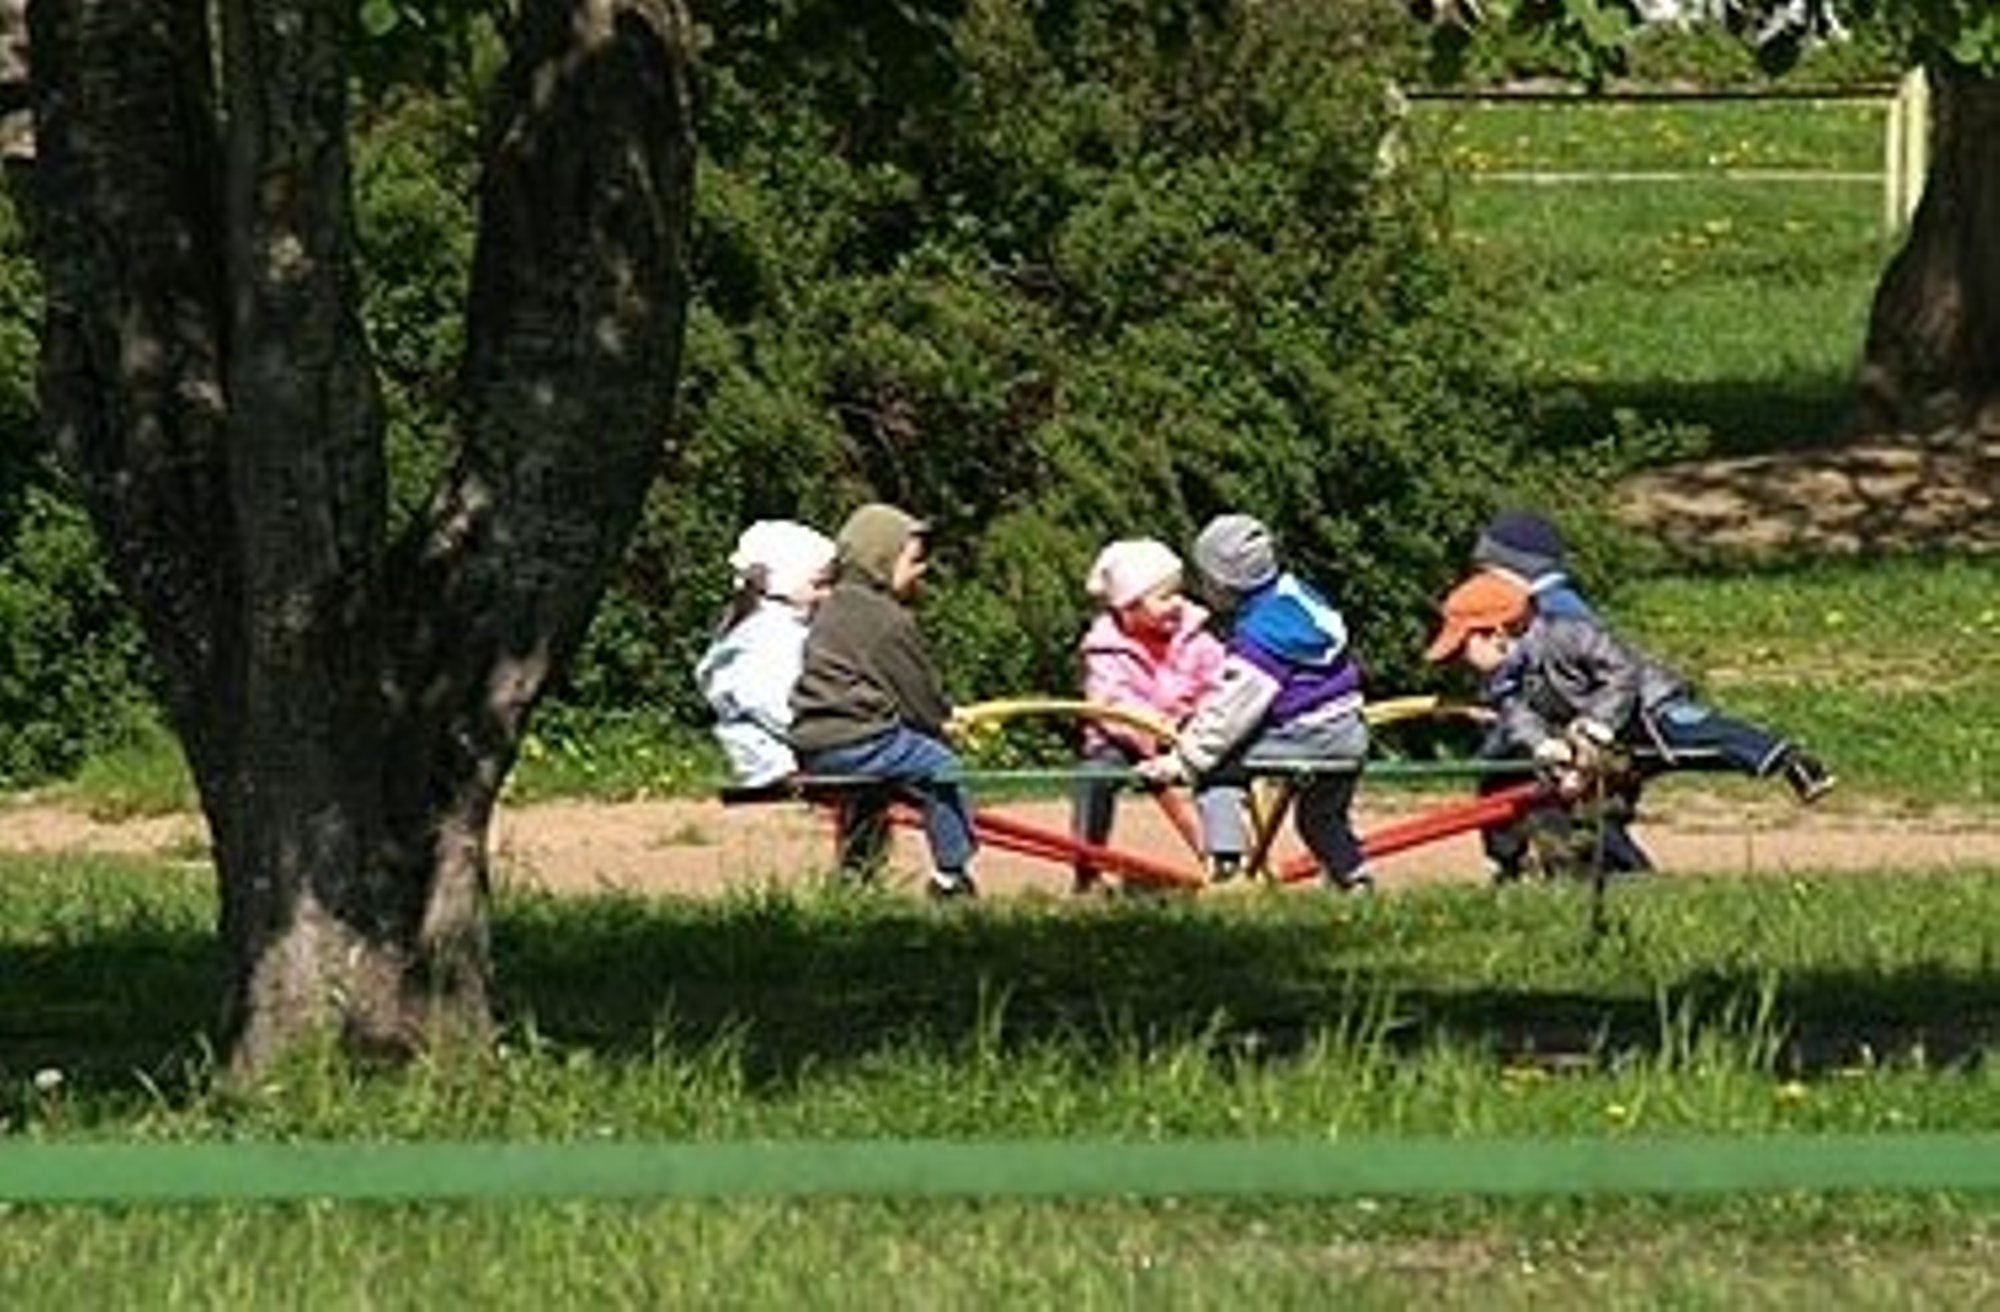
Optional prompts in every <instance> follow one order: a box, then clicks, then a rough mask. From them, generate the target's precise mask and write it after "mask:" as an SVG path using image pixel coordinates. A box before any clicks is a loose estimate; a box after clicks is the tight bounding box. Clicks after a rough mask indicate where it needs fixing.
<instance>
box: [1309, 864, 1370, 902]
mask: <svg viewBox="0 0 2000 1312" xmlns="http://www.w3.org/2000/svg"><path fill="white" fill-rule="evenodd" d="M1321 882H1323V883H1324V884H1325V885H1326V886H1327V888H1328V889H1329V890H1331V891H1333V892H1335V893H1345V894H1347V895H1348V896H1350V897H1368V896H1369V895H1371V894H1372V893H1374V891H1375V876H1373V875H1371V874H1369V873H1368V871H1367V870H1366V869H1362V870H1350V871H1349V872H1348V873H1347V874H1346V875H1345V876H1341V875H1334V874H1328V875H1324V876H1322V877H1321Z"/></svg>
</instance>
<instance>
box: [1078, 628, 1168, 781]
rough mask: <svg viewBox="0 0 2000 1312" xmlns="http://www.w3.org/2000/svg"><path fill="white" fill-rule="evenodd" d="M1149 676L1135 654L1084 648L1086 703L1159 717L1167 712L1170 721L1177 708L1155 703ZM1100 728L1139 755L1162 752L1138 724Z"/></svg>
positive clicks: (1111, 723)
mask: <svg viewBox="0 0 2000 1312" xmlns="http://www.w3.org/2000/svg"><path fill="white" fill-rule="evenodd" d="M1145 676H1146V670H1145V666H1144V665H1143V664H1142V663H1141V662H1140V660H1139V658H1138V657H1137V656H1135V655H1133V654H1132V653H1131V652H1127V651H1121V650H1118V649H1117V648H1109V647H1086V648H1084V651H1083V696H1084V700H1086V701H1091V702H1096V703H1098V704H1100V705H1104V706H1122V707H1126V708H1128V709H1132V710H1140V711H1148V712H1152V713H1155V714H1160V713H1163V712H1164V713H1165V714H1166V716H1167V718H1170V719H1171V718H1173V715H1172V711H1173V708H1171V707H1162V706H1158V705H1155V704H1154V699H1153V695H1152V694H1153V689H1152V687H1151V686H1150V684H1149V683H1148V682H1147V680H1146V677H1145ZM1097 728H1098V731H1099V732H1100V733H1102V734H1103V735H1104V736H1105V737H1107V738H1110V739H1112V740H1113V741H1114V742H1117V743H1119V744H1121V745H1122V746H1124V747H1126V748H1128V749H1130V750H1131V751H1132V752H1133V753H1134V754H1136V755H1139V756H1150V755H1152V754H1153V753H1154V752H1156V751H1158V750H1159V749H1160V744H1159V740H1158V739H1156V738H1154V737H1153V735H1152V734H1149V733H1147V732H1145V731H1144V730H1142V729H1140V728H1138V727H1136V726H1134V725H1129V724H1121V723H1119V722H1117V721H1115V720H1103V721H1100V722H1099V723H1098V726H1097Z"/></svg>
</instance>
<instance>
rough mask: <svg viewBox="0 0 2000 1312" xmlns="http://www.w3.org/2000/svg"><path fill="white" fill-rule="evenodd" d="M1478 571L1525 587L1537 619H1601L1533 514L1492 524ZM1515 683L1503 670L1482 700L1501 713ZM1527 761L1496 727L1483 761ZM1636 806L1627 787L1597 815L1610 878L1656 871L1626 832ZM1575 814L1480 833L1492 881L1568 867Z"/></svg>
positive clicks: (1478, 547)
mask: <svg viewBox="0 0 2000 1312" xmlns="http://www.w3.org/2000/svg"><path fill="white" fill-rule="evenodd" d="M1472 564H1473V567H1474V568H1476V569H1482V570H1491V571H1493V572H1495V573H1498V574H1501V575H1503V576H1505V577H1507V578H1510V579H1512V580H1514V581H1515V582H1516V583H1519V584H1520V585H1521V586H1522V587H1524V588H1526V589H1527V591H1528V595H1529V596H1530V598H1531V599H1532V601H1533V604H1534V608H1535V613H1536V614H1538V615H1553V616H1559V617H1567V618H1570V619H1584V620H1594V619H1596V618H1597V615H1596V612H1595V611H1593V610H1592V609H1591V607H1590V603H1589V602H1587V601H1585V600H1584V599H1583V596H1582V594H1580V593H1579V592H1578V591H1577V590H1576V585H1575V584H1574V583H1573V582H1572V581H1571V579H1570V574H1569V562H1568V554H1567V552H1566V551H1565V550H1564V547H1563V540H1562V534H1561V533H1560V532H1559V531H1557V529H1556V526H1555V525H1554V524H1552V523H1550V522H1549V521H1548V520H1547V519H1545V518H1543V517H1542V516H1541V515H1538V514H1536V513H1535V512H1533V511H1530V510H1502V511H1500V512H1499V513H1498V514H1496V515H1494V516H1493V518H1492V519H1491V520H1489V521H1487V524H1486V527H1485V528H1483V529H1481V530H1480V533H1479V540H1478V541H1477V542H1476V543H1475V544H1474V545H1473V548H1472ZM1510 678H1511V672H1510V670H1509V669H1508V667H1507V666H1506V665H1502V666H1501V668H1500V669H1499V670H1497V671H1495V672H1494V673H1493V674H1492V675H1491V676H1490V677H1489V678H1488V679H1487V680H1486V684H1485V686H1484V687H1483V688H1482V689H1481V696H1482V699H1483V700H1484V701H1485V702H1486V704H1487V705H1488V706H1489V707H1496V708H1497V707H1498V706H1500V705H1502V704H1503V703H1505V702H1506V700H1507V699H1508V696H1509V692H1510V688H1509V681H1510ZM1529 754H1530V748H1529V745H1527V744H1524V743H1519V742H1516V741H1514V738H1513V735H1511V734H1510V733H1509V732H1508V731H1507V727H1506V725H1505V724H1504V723H1503V722H1497V721H1496V723H1495V724H1494V725H1493V727H1492V728H1491V729H1490V730H1489V731H1488V732H1487V734H1486V737H1485V740H1484V741H1482V742H1481V743H1480V745H1479V751H1478V755H1479V757H1480V759H1482V760H1488V761H1518V760H1521V759H1522V758H1524V757H1526V756H1528V755H1529ZM1514 782H1515V781H1514V779H1513V778H1511V777H1509V776H1507V775H1503V774H1498V773H1495V774H1490V775H1487V776H1486V777H1485V778H1484V779H1482V780H1481V781H1480V784H1479V789H1478V791H1479V792H1480V793H1481V794H1482V795H1484V794H1487V793H1491V792H1494V791H1497V790H1498V789H1500V788H1504V787H1507V786H1509V785H1511V784H1512V783H1514ZM1637 805H1638V798H1637V797H1636V795H1634V794H1633V793H1632V792H1631V790H1630V789H1629V788H1621V789H1619V790H1617V791H1616V792H1614V793H1613V794H1612V795H1611V796H1607V797H1605V798H1603V799H1601V805H1599V806H1598V807H1597V808H1596V811H1597V815H1596V816H1595V823H1596V829H1597V843H1598V847H1597V858H1598V860H1599V861H1600V862H1601V863H1602V864H1603V866H1604V868H1605V869H1606V870H1608V871H1612V872H1614V873H1623V872H1635V871H1642V870H1647V869H1650V868H1651V865H1652V863H1651V862H1650V861H1649V860H1647V858H1646V854H1645V852H1644V851H1642V850H1641V849H1640V847H1639V845H1638V844H1637V843H1636V842H1634V841H1633V840H1632V837H1631V834H1630V833H1629V832H1628V831H1627V828H1626V826H1627V825H1628V823H1629V822H1630V820H1631V817H1632V813H1633V811H1634V810H1635V809H1636V808H1637ZM1575 810H1576V808H1575V804H1574V802H1573V801H1568V800H1564V799H1562V798H1552V799H1551V800H1550V802H1549V803H1548V804H1547V805H1545V806H1539V807H1536V808H1535V809H1534V810H1533V811H1531V812H1530V813H1528V814H1527V815H1525V816H1523V817H1522V818H1521V819H1519V820H1516V821H1513V822H1511V823H1508V824H1503V825H1490V826H1488V827H1487V828H1485V829H1482V830H1480V831H1479V841H1480V846H1481V847H1482V848H1483V849H1484V850H1485V852H1486V855H1487V858H1488V859H1489V860H1491V861H1492V862H1493V880H1494V882H1495V883H1499V884H1507V883H1512V882H1514V881H1515V880H1517V879H1519V878H1520V877H1521V874H1522V871H1523V870H1524V868H1525V867H1526V866H1527V864H1528V859H1529V857H1530V855H1531V854H1535V853H1539V854H1540V857H1541V860H1542V861H1543V863H1544V864H1545V865H1548V864H1557V865H1560V864H1563V854H1565V853H1566V852H1568V850H1569V849H1570V848H1571V847H1572V846H1574V842H1575V830H1576V815H1575Z"/></svg>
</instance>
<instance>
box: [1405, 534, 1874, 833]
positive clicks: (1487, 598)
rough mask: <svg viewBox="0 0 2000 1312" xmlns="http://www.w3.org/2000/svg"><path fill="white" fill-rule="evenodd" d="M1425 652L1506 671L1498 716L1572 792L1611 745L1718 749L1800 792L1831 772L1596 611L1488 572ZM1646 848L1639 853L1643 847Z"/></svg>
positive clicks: (1458, 592) (1819, 784) (1467, 587)
mask: <svg viewBox="0 0 2000 1312" xmlns="http://www.w3.org/2000/svg"><path fill="white" fill-rule="evenodd" d="M1442 609H1443V613H1444V619H1443V623H1442V624H1441V626H1440V627H1439V629H1438V633H1437V636H1436V638H1434V639H1433V640H1432V642H1431V644H1430V646H1429V648H1427V649H1426V650H1425V652H1424V656H1425V658H1426V659H1427V660H1431V661H1446V660H1451V659H1453V658H1454V657H1456V658H1459V659H1462V660H1463V661H1464V662H1465V663H1466V664H1467V665H1468V666H1470V667H1471V668H1472V669H1473V670H1475V671H1477V672H1478V673H1479V674H1481V675H1482V676H1485V677H1486V678H1487V680H1488V681H1489V686H1492V684H1493V683H1494V676H1495V675H1496V674H1499V673H1501V672H1502V671H1503V670H1504V671H1506V681H1505V685H1504V686H1505V688H1506V690H1507V691H1506V693H1505V696H1504V699H1503V700H1501V701H1500V703H1499V704H1498V705H1497V706H1495V708H1494V709H1495V711H1496V712H1497V713H1498V715H1499V717H1500V723H1501V726H1502V727H1503V728H1504V729H1505V730H1506V731H1507V733H1508V734H1509V735H1510V736H1511V737H1512V738H1513V739H1514V740H1515V741H1517V742H1519V743H1521V744H1522V745H1524V746H1525V747H1526V748H1527V749H1528V750H1529V751H1530V752H1531V753H1533V755H1534V756H1535V758H1536V759H1537V760H1539V761H1541V762H1543V763H1544V764H1546V765H1548V766H1549V767H1550V768H1551V769H1553V770H1555V771H1557V772H1558V775H1559V778H1561V779H1562V780H1563V781H1564V785H1565V791H1566V792H1568V793H1569V794H1571V795H1575V794H1577V793H1578V792H1580V791H1581V787H1582V783H1583V781H1584V780H1585V779H1586V778H1588V777H1589V776H1591V775H1593V774H1595V773H1596V772H1597V771H1599V769H1600V768H1601V766H1602V756H1603V753H1604V750H1605V749H1606V748H1608V747H1611V746H1613V745H1619V746H1624V747H1647V748H1651V749H1653V750H1655V751H1657V752H1658V753H1659V755H1660V757H1661V759H1662V760H1663V761H1664V762H1665V764H1666V766H1667V767H1668V768H1671V767H1672V765H1673V763H1674V758H1675V756H1676V755H1678V754H1687V753H1694V752H1703V753H1708V752H1713V753H1715V754H1717V755H1719V756H1720V757H1721V758H1722V759H1723V760H1725V761H1727V762H1728V763H1729V764H1730V765H1731V766H1732V767H1734V768H1735V769H1737V770H1740V771H1741V772H1743V773H1744V774H1748V775H1753V776H1756V777H1757V778H1769V777H1772V776H1782V777H1783V778H1784V780H1785V782H1786V783H1787V784H1789V785H1790V787H1791V789H1792V792H1793V794H1794V795H1795V796H1796V797H1797V798H1798V800H1799V801H1800V802H1805V803H1810V802H1815V801H1818V800H1819V799H1820V798H1821V797H1823V796H1825V795H1826V792H1827V790H1829V789H1830V788H1832V787H1833V785H1834V778H1833V776H1832V775H1830V774H1828V773H1827V771H1826V768H1825V767H1824V766H1823V765H1821V764H1820V762H1819V761H1818V760H1816V759H1815V758H1814V757H1812V756H1809V755H1807V754H1806V753H1805V752H1803V751H1801V750H1800V749H1799V748H1798V747H1797V746H1796V745H1795V744H1793V743H1792V742H1790V741H1789V740H1787V739H1785V738H1782V737H1780V736H1778V735H1776V734H1774V733H1772V732H1771V731H1770V730H1768V729H1765V728H1763V727H1762V726H1759V725H1755V724H1751V723H1749V722H1748V721H1745V720H1738V719H1735V718H1733V717H1730V716H1727V715H1724V714H1722V713H1721V712H1719V711H1716V710H1714V709H1712V708H1711V707H1709V706H1707V705H1704V704H1703V703H1702V702H1700V701H1698V700H1696V698H1695V697H1694V695H1693V692H1692V691H1691V689H1690V688H1689V686H1688V684H1687V683H1686V682H1685V681H1684V680H1682V679H1681V678H1680V677H1679V676H1678V675H1675V674H1674V673H1673V672H1672V671H1670V670H1668V669H1667V668H1666V667H1665V666H1663V665H1661V664H1659V663H1658V662H1657V661H1655V660H1653V659H1652V658H1650V657H1648V656H1646V655H1645V654H1644V653H1642V652H1639V651H1637V650H1636V649H1634V648H1632V647H1630V646H1628V645H1626V644H1625V643H1624V642H1622V641H1620V640H1619V639H1618V637H1617V636H1616V635H1614V634H1613V633H1612V632H1611V630H1610V629H1608V628H1606V627H1605V626H1604V625H1603V624H1602V623H1600V622H1599V621H1597V620H1595V619H1582V618H1577V617H1574V616H1557V615H1545V614H1540V613H1537V611H1536V610H1535V608H1534V605H1533V601H1532V598H1531V597H1530V595H1529V593H1528V590H1527V589H1526V588H1525V587H1523V586H1522V585H1521V583H1520V582H1519V581H1518V580H1516V579H1514V578H1511V577H1509V576H1508V575H1506V574H1504V573H1498V572H1494V571H1490V570H1489V571H1485V572H1482V573H1479V574H1475V575H1473V576H1472V577H1471V578H1469V579H1466V580H1465V581H1464V582H1463V583H1460V584H1459V585H1458V586H1457V587H1456V588H1453V589H1452V591H1451V594H1450V595H1449V596H1447V597H1446V598H1445V599H1444V604H1443V607H1442ZM1641 856H1642V857H1643V853H1642V854H1641Z"/></svg>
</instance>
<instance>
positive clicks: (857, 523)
mask: <svg viewBox="0 0 2000 1312" xmlns="http://www.w3.org/2000/svg"><path fill="white" fill-rule="evenodd" d="M929 527H930V526H929V525H927V524H925V523H924V521H923V520H921V519H918V518H917V517H916V516H915V515H912V514H911V513H910V512H909V511H907V510H900V509H898V508H897V507H895V506H891V505H885V504H883V503H882V502H879V501H875V502H870V503H869V504H867V505H865V506H862V507H861V508H860V509H858V510H856V511H855V512H854V513H853V514H851V515H849V516H848V517H847V522H846V523H845V524H842V525H841V526H840V533H839V534H838V535H837V536H836V537H835V538H834V545H835V546H836V547H837V548H838V550H839V553H840V572H841V574H842V575H844V576H846V577H850V578H858V579H864V580H866V581H867V582H869V583H873V584H875V585H876V586H877V587H883V588H886V587H888V586H889V574H890V570H891V567H892V566H894V565H895V563H896V557H898V556H900V555H902V554H903V546H904V544H905V543H907V542H908V541H909V540H910V539H911V538H913V537H916V536H918V535H920V534H922V533H924V532H925V531H926V530H927V529H928V528H929Z"/></svg>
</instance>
